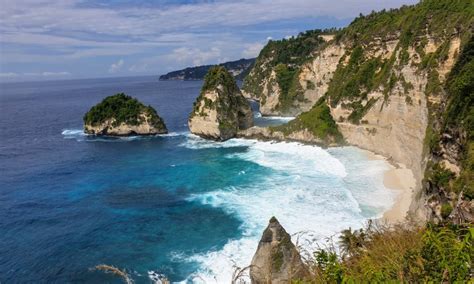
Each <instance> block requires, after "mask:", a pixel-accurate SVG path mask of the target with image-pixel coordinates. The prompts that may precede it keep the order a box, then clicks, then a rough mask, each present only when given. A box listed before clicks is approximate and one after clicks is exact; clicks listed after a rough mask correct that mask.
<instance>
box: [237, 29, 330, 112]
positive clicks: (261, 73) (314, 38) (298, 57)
mask: <svg viewBox="0 0 474 284" xmlns="http://www.w3.org/2000/svg"><path fill="white" fill-rule="evenodd" d="M329 32H334V30H325V31H322V30H312V31H306V32H304V33H300V34H299V35H298V36H297V37H291V38H289V39H282V40H278V41H273V40H270V41H269V42H268V44H267V45H266V46H265V47H264V48H263V49H262V51H261V52H260V54H259V56H258V58H257V61H256V62H255V66H254V68H253V69H252V71H251V72H250V74H249V75H248V76H247V77H246V78H245V80H244V84H243V87H242V89H243V90H244V91H246V92H248V93H250V94H252V95H253V96H256V97H257V98H260V97H262V93H263V89H264V85H263V83H264V81H265V79H268V78H269V77H270V74H271V72H272V70H274V71H275V73H276V75H277V78H276V80H277V83H278V86H279V87H280V90H281V96H280V104H279V105H278V106H277V108H278V109H280V110H282V111H286V110H288V109H290V108H291V106H293V103H294V102H295V100H300V101H301V100H302V99H303V97H302V94H303V91H302V87H301V86H300V83H299V80H298V75H299V73H300V67H301V65H302V64H303V63H304V62H306V61H307V60H309V59H310V57H311V53H312V52H313V51H314V50H315V49H316V47H318V46H320V45H321V44H322V43H323V42H324V41H323V40H322V38H321V37H320V35H321V34H324V33H329ZM266 95H267V94H264V95H263V97H265V96H266Z"/></svg>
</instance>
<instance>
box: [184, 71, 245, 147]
mask: <svg viewBox="0 0 474 284" xmlns="http://www.w3.org/2000/svg"><path fill="white" fill-rule="evenodd" d="M188 125H189V129H190V130H191V132H192V133H193V134H196V135H199V136H201V137H204V138H208V139H214V140H221V141H223V140H227V139H229V138H232V137H234V136H235V135H236V134H237V131H238V130H240V129H246V128H248V127H251V126H252V125H253V113H252V110H251V108H250V104H249V103H248V101H247V100H246V99H245V98H244V97H243V96H242V94H241V92H240V90H239V88H238V86H237V84H236V83H235V80H234V79H233V77H232V75H231V74H230V73H229V72H228V71H227V70H226V69H225V68H224V67H213V68H211V69H210V70H209V73H208V74H207V75H206V78H205V82H204V85H203V88H202V90H201V94H200V95H199V97H198V98H197V99H196V102H195V103H194V108H193V111H192V112H191V114H190V116H189V121H188Z"/></svg>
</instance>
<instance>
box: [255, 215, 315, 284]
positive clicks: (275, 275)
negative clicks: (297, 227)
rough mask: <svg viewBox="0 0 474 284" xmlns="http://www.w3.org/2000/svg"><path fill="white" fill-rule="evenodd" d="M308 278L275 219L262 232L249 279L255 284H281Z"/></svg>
mask: <svg viewBox="0 0 474 284" xmlns="http://www.w3.org/2000/svg"><path fill="white" fill-rule="evenodd" d="M308 276H309V272H308V268H307V267H306V265H305V264H304V263H303V261H302V260H301V256H300V254H299V252H298V250H297V249H296V247H295V245H294V244H293V243H292V242H291V237H290V235H289V234H288V233H287V232H286V231H285V229H284V228H283V227H282V226H281V225H280V223H279V222H278V220H277V219H276V218H275V217H272V218H271V219H270V223H269V224H268V227H267V228H266V229H265V231H263V235H262V238H261V239H260V242H259V244H258V248H257V251H256V252H255V255H254V256H253V259H252V264H251V266H250V278H251V280H252V283H255V284H267V283H273V284H280V283H281V284H283V283H285V284H286V283H291V281H292V280H303V279H305V278H307V277H308Z"/></svg>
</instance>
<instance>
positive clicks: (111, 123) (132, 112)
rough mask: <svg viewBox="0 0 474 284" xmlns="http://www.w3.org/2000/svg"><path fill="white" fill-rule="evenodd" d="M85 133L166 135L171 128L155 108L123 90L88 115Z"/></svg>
mask: <svg viewBox="0 0 474 284" xmlns="http://www.w3.org/2000/svg"><path fill="white" fill-rule="evenodd" d="M84 132H85V133H87V134H94V135H108V136H131V135H155V134H164V133H168V130H167V129H166V125H165V123H164V122H163V119H162V118H161V117H160V116H159V115H158V114H157V113H156V110H155V109H154V108H152V107H151V106H145V105H144V104H142V103H141V102H139V101H138V100H137V99H135V98H132V97H130V96H127V95H125V94H124V93H120V94H116V95H114V96H109V97H106V98H105V99H104V100H103V101H102V102H100V103H99V104H97V105H95V106H93V107H92V108H91V109H90V110H89V111H88V112H87V113H86V114H85V115H84Z"/></svg>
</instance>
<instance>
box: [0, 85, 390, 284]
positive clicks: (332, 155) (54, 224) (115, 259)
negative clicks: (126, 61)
mask: <svg viewBox="0 0 474 284" xmlns="http://www.w3.org/2000/svg"><path fill="white" fill-rule="evenodd" d="M201 85H202V82H201V81H185V82H182V81H158V80H157V77H150V76H148V77H131V78H107V79H87V80H68V81H55V82H52V81H51V82H28V83H4V84H1V85H0V129H1V138H0V172H1V175H0V282H1V283H17V282H20V283H24V282H34V283H46V282H47V283H52V282H56V283H65V282H69V283H121V281H122V280H121V279H119V278H117V277H116V276H114V275H112V274H106V273H103V272H101V271H97V270H95V269H94V267H95V266H97V265H100V264H107V265H113V266H115V267H117V268H120V269H123V270H125V271H126V272H127V273H128V274H129V275H130V277H131V278H132V279H133V281H134V282H135V283H151V282H153V281H156V282H157V283H158V281H157V280H156V278H157V276H156V275H158V274H163V275H166V276H167V277H168V278H169V279H170V280H171V281H173V282H184V283H230V279H231V277H232V273H233V271H234V269H235V268H236V267H245V266H247V265H249V264H250V261H251V258H252V256H253V254H254V252H255V250H256V248H257V245H258V241H259V239H260V236H261V233H262V231H263V230H264V228H265V227H266V225H267V223H268V220H269V219H270V218H271V217H272V216H275V217H277V218H278V219H279V221H280V223H281V224H282V225H283V226H284V227H285V229H286V230H287V231H288V232H289V233H290V234H294V236H295V237H294V238H297V237H296V236H300V238H299V241H300V244H301V245H302V246H303V247H305V248H306V249H307V250H309V251H310V250H312V249H314V247H315V245H316V244H321V243H322V242H324V241H325V240H327V239H328V238H331V237H332V238H333V239H334V238H336V240H337V233H338V232H340V231H341V230H343V229H347V228H349V227H352V228H359V227H361V226H363V225H364V223H365V222H366V221H367V220H368V219H371V218H377V217H380V216H382V214H383V212H384V211H386V210H387V209H389V208H390V207H391V206H392V204H393V201H394V192H392V191H390V190H388V189H386V188H385V187H384V185H383V172H384V171H386V170H387V169H389V165H388V164H387V163H386V162H385V161H383V160H370V159H369V158H368V157H367V156H366V155H365V153H364V152H363V151H362V150H359V149H357V148H355V147H340V148H330V149H322V148H319V147H316V146H308V145H302V144H299V143H294V142H292V143H283V142H282V143H275V142H259V141H255V140H243V139H231V140H229V141H226V142H223V143H219V142H213V141H206V140H203V139H201V138H199V137H196V136H194V135H191V134H190V133H189V131H188V129H187V117H188V114H189V112H190V111H191V108H192V105H193V101H194V100H195V98H196V97H197V96H198V94H199V91H200V87H201ZM118 92H125V93H126V94H128V95H131V96H134V97H136V98H138V99H139V100H140V101H142V102H144V103H145V104H150V105H151V106H153V107H154V108H155V109H156V110H157V111H158V113H159V114H160V116H161V117H163V119H164V120H165V123H166V125H167V127H168V130H169V131H170V133H169V134H167V135H162V136H158V137H144V138H140V137H128V138H97V137H91V136H86V135H84V134H83V133H82V130H81V128H82V117H83V115H84V113H86V112H87V111H88V110H89V108H90V107H92V106H93V105H94V104H96V103H98V102H100V101H101V100H102V99H103V98H104V97H106V96H109V95H113V94H115V93H118ZM253 106H254V109H255V120H256V123H257V124H258V125H277V124H281V123H285V122H287V121H288V119H283V118H264V117H261V116H260V115H259V113H258V109H257V107H256V106H255V103H254V104H253Z"/></svg>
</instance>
